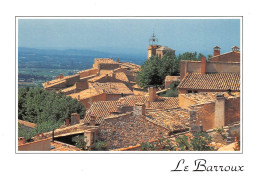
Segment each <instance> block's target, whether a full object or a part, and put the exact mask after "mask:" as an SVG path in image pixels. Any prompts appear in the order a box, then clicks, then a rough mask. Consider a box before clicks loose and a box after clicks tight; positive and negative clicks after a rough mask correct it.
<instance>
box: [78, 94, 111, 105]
mask: <svg viewBox="0 0 260 180" xmlns="http://www.w3.org/2000/svg"><path fill="white" fill-rule="evenodd" d="M96 101H106V94H105V93H102V94H98V95H95V96H91V97H89V98H86V99H81V100H79V102H80V103H82V104H83V105H84V106H85V108H86V109H89V108H90V106H91V104H92V103H93V102H96Z"/></svg>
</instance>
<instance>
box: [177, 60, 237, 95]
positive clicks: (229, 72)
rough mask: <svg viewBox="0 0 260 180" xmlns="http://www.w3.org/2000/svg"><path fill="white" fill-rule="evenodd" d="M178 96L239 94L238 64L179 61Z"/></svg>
mask: <svg viewBox="0 0 260 180" xmlns="http://www.w3.org/2000/svg"><path fill="white" fill-rule="evenodd" d="M180 70H181V73H180V75H181V76H180V79H181V81H180V84H179V86H178V92H179V94H186V93H198V92H221V91H222V92H225V91H232V92H239V91H240V63H237V62H230V63H226V62H206V58H205V57H202V59H201V61H181V68H180Z"/></svg>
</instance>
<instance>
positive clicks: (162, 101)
mask: <svg viewBox="0 0 260 180" xmlns="http://www.w3.org/2000/svg"><path fill="white" fill-rule="evenodd" d="M119 101H120V102H121V103H122V104H125V105H127V106H134V105H135V104H136V103H144V104H146V103H147V102H148V101H149V97H148V96H136V95H132V96H126V97H123V98H120V99H119ZM178 106H179V99H178V97H157V99H156V100H155V101H153V102H150V108H152V109H169V108H177V107H178Z"/></svg>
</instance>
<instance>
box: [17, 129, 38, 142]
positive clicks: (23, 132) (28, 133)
mask: <svg viewBox="0 0 260 180" xmlns="http://www.w3.org/2000/svg"><path fill="white" fill-rule="evenodd" d="M35 135H36V130H35V129H33V128H31V129H28V128H26V127H25V126H22V125H18V137H24V138H25V140H26V141H27V142H28V141H30V139H31V138H32V137H34V136H35Z"/></svg>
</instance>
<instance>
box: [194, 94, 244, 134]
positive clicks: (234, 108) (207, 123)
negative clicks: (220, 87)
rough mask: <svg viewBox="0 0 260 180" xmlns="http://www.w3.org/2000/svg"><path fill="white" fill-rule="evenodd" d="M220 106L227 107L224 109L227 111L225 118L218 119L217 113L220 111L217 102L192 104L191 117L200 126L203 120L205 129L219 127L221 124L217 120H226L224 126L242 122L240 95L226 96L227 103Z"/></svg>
mask: <svg viewBox="0 0 260 180" xmlns="http://www.w3.org/2000/svg"><path fill="white" fill-rule="evenodd" d="M218 108H225V110H224V109H223V111H225V112H224V114H223V119H216V117H217V116H216V114H215V113H218V111H217V110H216V102H209V103H205V104H199V105H193V106H191V109H190V111H192V113H191V114H192V117H191V118H190V119H191V120H194V121H195V125H197V126H199V125H200V122H201V124H202V126H203V130H209V129H214V128H219V127H220V125H218V124H217V122H216V121H224V123H222V124H223V126H229V125H231V124H234V123H235V122H240V97H236V98H226V99H225V105H223V107H222V106H221V107H218ZM221 112H222V110H221ZM217 115H219V114H217ZM217 126H219V127H217ZM221 126H222V125H221Z"/></svg>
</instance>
